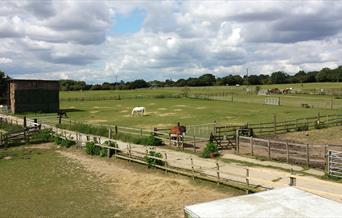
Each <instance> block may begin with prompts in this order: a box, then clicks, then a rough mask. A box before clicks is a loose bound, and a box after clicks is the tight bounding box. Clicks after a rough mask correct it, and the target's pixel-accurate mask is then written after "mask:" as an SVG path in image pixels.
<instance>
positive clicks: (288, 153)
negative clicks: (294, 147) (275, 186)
mask: <svg viewBox="0 0 342 218" xmlns="http://www.w3.org/2000/svg"><path fill="white" fill-rule="evenodd" d="M289 159H290V152H289V143H288V142H286V162H287V163H289Z"/></svg>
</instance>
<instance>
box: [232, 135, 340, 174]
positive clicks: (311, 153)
mask: <svg viewBox="0 0 342 218" xmlns="http://www.w3.org/2000/svg"><path fill="white" fill-rule="evenodd" d="M331 148H334V149H340V150H341V151H342V145H309V144H299V143H292V142H287V141H276V140H267V139H260V138H253V137H245V136H239V139H238V140H237V153H238V154H247V155H252V156H257V157H264V158H267V159H268V160H279V161H283V162H287V163H295V164H305V165H306V166H308V167H310V166H311V167H318V168H322V169H325V167H326V166H327V164H328V162H327V155H326V154H327V152H328V150H329V149H331Z"/></svg>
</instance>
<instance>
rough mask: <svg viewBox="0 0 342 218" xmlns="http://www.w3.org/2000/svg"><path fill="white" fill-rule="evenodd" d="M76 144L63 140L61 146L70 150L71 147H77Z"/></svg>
mask: <svg viewBox="0 0 342 218" xmlns="http://www.w3.org/2000/svg"><path fill="white" fill-rule="evenodd" d="M75 144H76V142H75V141H72V140H69V139H62V143H61V146H63V147H66V148H70V147H71V146H73V145H75Z"/></svg>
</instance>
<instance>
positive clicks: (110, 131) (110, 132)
mask: <svg viewBox="0 0 342 218" xmlns="http://www.w3.org/2000/svg"><path fill="white" fill-rule="evenodd" d="M108 138H109V139H111V138H112V128H109V129H108Z"/></svg>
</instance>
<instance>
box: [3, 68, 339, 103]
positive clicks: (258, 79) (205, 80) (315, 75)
mask: <svg viewBox="0 0 342 218" xmlns="http://www.w3.org/2000/svg"><path fill="white" fill-rule="evenodd" d="M9 79H10V77H9V76H7V75H6V74H5V73H4V72H3V71H1V70H0V92H1V95H0V101H1V100H2V99H5V98H6V92H7V81H8V80H9ZM340 81H342V66H339V67H337V68H335V69H330V68H323V69H321V70H320V71H310V72H304V71H299V72H297V73H296V74H294V75H289V74H287V73H285V72H283V71H277V72H273V73H272V74H271V75H265V74H260V75H245V76H240V75H232V74H229V75H227V76H223V77H215V76H214V75H213V74H210V73H207V74H204V75H201V76H199V77H190V78H187V79H178V80H177V81H173V80H170V79H167V80H165V81H158V80H153V81H145V80H143V79H137V80H134V81H128V82H125V81H120V82H117V83H108V82H104V83H102V84H87V83H86V82H84V81H75V80H60V81H59V84H60V88H61V90H62V91H77V90H112V89H119V90H127V89H138V88H150V87H185V86H189V87H196V86H215V85H218V86H226V85H229V86H235V85H237V84H239V85H268V84H286V83H313V82H340Z"/></svg>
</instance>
